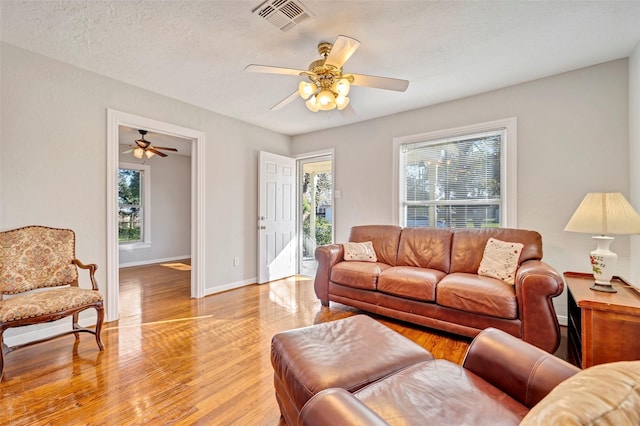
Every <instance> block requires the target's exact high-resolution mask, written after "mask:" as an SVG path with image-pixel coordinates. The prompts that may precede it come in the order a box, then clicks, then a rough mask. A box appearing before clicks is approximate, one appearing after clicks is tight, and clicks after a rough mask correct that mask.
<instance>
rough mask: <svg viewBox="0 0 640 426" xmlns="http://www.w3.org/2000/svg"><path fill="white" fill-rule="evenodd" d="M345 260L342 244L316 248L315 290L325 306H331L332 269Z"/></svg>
mask: <svg viewBox="0 0 640 426" xmlns="http://www.w3.org/2000/svg"><path fill="white" fill-rule="evenodd" d="M343 258H344V247H343V245H342V244H328V245H325V246H320V247H317V248H316V260H317V261H318V269H316V278H315V281H314V284H313V286H314V289H315V291H316V296H318V299H320V302H322V304H323V305H324V306H329V279H330V278H331V268H333V265H335V264H336V263H338V262H340V261H342V259H343Z"/></svg>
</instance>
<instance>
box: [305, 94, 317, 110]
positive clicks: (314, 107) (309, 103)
mask: <svg viewBox="0 0 640 426" xmlns="http://www.w3.org/2000/svg"><path fill="white" fill-rule="evenodd" d="M305 105H306V106H307V108H308V109H309V111H313V112H318V105H317V103H316V97H315V96H312V97H311V98H310V99H309V100H308V101H307V102H305Z"/></svg>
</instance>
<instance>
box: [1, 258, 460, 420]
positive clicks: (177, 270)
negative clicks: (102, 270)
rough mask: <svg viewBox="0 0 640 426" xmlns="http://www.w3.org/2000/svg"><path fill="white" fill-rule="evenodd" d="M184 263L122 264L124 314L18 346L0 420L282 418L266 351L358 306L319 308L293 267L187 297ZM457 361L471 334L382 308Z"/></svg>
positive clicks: (399, 327) (9, 362) (8, 363)
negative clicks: (281, 276)
mask: <svg viewBox="0 0 640 426" xmlns="http://www.w3.org/2000/svg"><path fill="white" fill-rule="evenodd" d="M189 269H190V267H189V263H188V261H185V262H175V263H170V264H157V265H149V266H140V267H133V268H125V269H122V270H121V272H120V279H121V287H120V310H121V311H120V320H119V321H115V322H110V323H107V324H105V326H104V329H103V333H102V340H103V342H104V344H105V350H104V351H102V352H100V351H98V348H97V345H96V344H95V340H94V339H92V338H91V336H90V335H81V336H80V339H79V341H75V340H74V337H73V336H66V337H62V338H60V339H56V340H54V341H51V342H48V343H43V344H40V345H34V346H31V347H29V348H25V349H22V350H18V351H16V352H12V353H10V354H8V355H7V356H6V359H5V374H4V379H3V381H2V383H0V395H1V396H2V397H1V400H0V425H16V426H17V425H143V424H144V425H156V424H157V425H196V424H197V425H271V426H275V425H279V424H281V420H280V413H279V410H278V406H277V403H276V401H275V397H274V391H273V382H272V380H273V379H272V374H273V370H272V367H271V362H270V358H269V354H270V352H269V351H270V343H271V337H272V336H273V335H274V334H275V333H278V332H280V331H283V330H287V329H291V328H297V327H302V326H307V325H311V324H314V323H320V322H325V321H331V320H335V319H338V318H343V317H347V316H350V315H354V314H357V313H359V311H358V310H356V309H353V308H350V307H347V306H344V305H340V304H333V303H332V304H331V307H330V308H323V307H321V305H320V302H319V301H318V300H317V299H316V297H315V294H314V292H313V281H312V280H311V279H309V278H306V277H296V278H289V279H285V280H281V281H275V282H272V283H269V284H265V285H251V286H247V287H243V288H240V289H236V290H232V291H228V292H225V293H221V294H216V295H212V296H208V297H205V298H203V299H191V298H190V297H189V274H190V272H189ZM376 319H378V320H380V321H381V322H382V323H383V324H385V325H387V326H389V327H391V328H392V329H394V330H396V331H398V332H400V333H402V334H403V335H405V336H407V337H408V338H410V339H412V340H414V341H416V342H417V343H418V344H420V345H422V346H423V347H425V348H426V349H428V350H430V351H431V352H432V353H433V354H434V356H436V357H437V358H446V359H449V360H452V361H454V362H458V363H459V362H461V360H462V358H463V356H464V353H465V351H466V348H467V347H468V342H469V340H468V339H466V338H460V337H456V336H451V335H445V334H439V333H436V332H432V331H429V330H428V329H424V328H421V327H417V326H412V325H408V324H405V323H401V322H396V321H392V320H388V319H383V318H378V317H376Z"/></svg>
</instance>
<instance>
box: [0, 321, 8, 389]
mask: <svg viewBox="0 0 640 426" xmlns="http://www.w3.org/2000/svg"><path fill="white" fill-rule="evenodd" d="M6 347H7V345H5V344H4V329H2V330H0V382H2V376H4V352H5V348H6Z"/></svg>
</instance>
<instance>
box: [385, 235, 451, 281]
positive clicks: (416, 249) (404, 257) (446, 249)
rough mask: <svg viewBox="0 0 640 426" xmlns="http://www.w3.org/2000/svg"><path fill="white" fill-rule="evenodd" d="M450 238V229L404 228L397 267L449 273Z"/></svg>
mask: <svg viewBox="0 0 640 426" xmlns="http://www.w3.org/2000/svg"><path fill="white" fill-rule="evenodd" d="M452 236H453V233H452V232H451V230H450V229H438V228H404V229H403V230H402V233H401V234H400V246H399V247H398V260H397V265H398V266H416V267H419V268H430V269H437V270H439V271H442V272H449V266H450V259H451V240H452Z"/></svg>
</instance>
